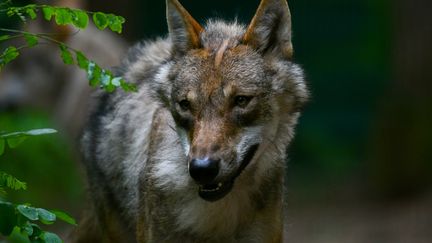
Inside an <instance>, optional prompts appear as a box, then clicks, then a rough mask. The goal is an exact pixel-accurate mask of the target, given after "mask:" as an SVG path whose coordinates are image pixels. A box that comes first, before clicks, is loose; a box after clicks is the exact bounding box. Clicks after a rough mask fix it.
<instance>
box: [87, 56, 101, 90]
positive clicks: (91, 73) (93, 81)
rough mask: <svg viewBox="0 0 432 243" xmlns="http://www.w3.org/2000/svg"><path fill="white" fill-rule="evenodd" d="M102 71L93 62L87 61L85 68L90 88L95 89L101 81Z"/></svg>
mask: <svg viewBox="0 0 432 243" xmlns="http://www.w3.org/2000/svg"><path fill="white" fill-rule="evenodd" d="M101 72H102V69H101V68H100V67H99V66H98V65H97V64H96V63H94V62H93V61H89V64H88V67H87V79H88V80H89V82H90V86H92V87H96V86H97V85H99V84H100V81H101Z"/></svg>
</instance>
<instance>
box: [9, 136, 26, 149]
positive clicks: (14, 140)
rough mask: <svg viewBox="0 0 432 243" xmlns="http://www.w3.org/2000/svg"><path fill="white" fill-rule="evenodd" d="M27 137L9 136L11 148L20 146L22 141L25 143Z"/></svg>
mask: <svg viewBox="0 0 432 243" xmlns="http://www.w3.org/2000/svg"><path fill="white" fill-rule="evenodd" d="M26 139H27V137H15V138H8V139H7V143H8V145H9V148H11V149H13V148H16V147H18V146H19V145H20V144H21V143H23V142H24V141H25V140H26Z"/></svg>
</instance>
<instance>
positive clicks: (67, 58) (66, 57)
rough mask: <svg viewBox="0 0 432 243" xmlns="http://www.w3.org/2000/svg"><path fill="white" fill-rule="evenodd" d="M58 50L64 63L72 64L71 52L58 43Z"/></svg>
mask: <svg viewBox="0 0 432 243" xmlns="http://www.w3.org/2000/svg"><path fill="white" fill-rule="evenodd" d="M59 47H60V51H61V58H62V60H63V62H64V63H65V64H73V63H74V60H73V57H72V53H71V52H70V51H69V49H68V48H67V47H66V46H65V45H64V44H60V45H59Z"/></svg>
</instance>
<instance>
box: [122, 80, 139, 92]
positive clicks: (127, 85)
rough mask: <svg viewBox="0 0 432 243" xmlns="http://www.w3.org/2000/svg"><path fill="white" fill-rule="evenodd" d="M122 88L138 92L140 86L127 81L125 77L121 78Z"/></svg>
mask: <svg viewBox="0 0 432 243" xmlns="http://www.w3.org/2000/svg"><path fill="white" fill-rule="evenodd" d="M120 86H121V88H122V89H123V90H124V91H126V92H137V91H138V88H137V87H136V85H135V84H131V83H127V82H126V81H125V80H124V79H121V80H120Z"/></svg>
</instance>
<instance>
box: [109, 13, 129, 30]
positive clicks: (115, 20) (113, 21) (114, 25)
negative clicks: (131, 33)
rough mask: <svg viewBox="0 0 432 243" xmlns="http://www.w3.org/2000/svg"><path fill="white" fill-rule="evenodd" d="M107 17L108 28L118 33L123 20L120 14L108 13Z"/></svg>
mask: <svg viewBox="0 0 432 243" xmlns="http://www.w3.org/2000/svg"><path fill="white" fill-rule="evenodd" d="M107 18H108V25H109V28H110V29H111V30H112V31H114V32H117V33H119V34H120V33H121V32H122V25H123V23H124V22H125V19H124V18H123V17H121V16H116V15H114V14H108V15H107Z"/></svg>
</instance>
